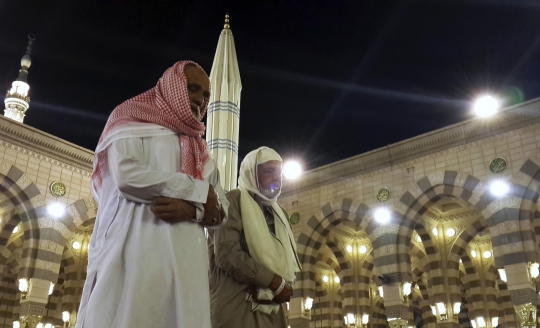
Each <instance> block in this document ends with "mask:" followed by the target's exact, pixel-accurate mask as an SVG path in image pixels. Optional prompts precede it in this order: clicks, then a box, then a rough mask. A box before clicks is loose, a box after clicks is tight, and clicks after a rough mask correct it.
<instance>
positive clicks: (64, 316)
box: [62, 302, 289, 328]
mask: <svg viewBox="0 0 540 328" xmlns="http://www.w3.org/2000/svg"><path fill="white" fill-rule="evenodd" d="M288 307H289V302H287V310H288ZM69 318H70V314H69V312H68V311H64V312H62V321H64V328H68V327H69Z"/></svg>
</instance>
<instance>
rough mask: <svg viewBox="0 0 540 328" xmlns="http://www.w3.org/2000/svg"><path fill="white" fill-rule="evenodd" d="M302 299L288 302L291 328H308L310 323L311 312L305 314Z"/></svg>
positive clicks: (297, 298) (298, 298)
mask: <svg viewBox="0 0 540 328" xmlns="http://www.w3.org/2000/svg"><path fill="white" fill-rule="evenodd" d="M303 302H304V298H303V297H296V298H293V299H291V301H290V302H289V311H288V312H289V326H291V328H309V322H310V321H311V311H313V309H311V311H310V312H309V314H308V313H306V310H305V309H304V304H303Z"/></svg>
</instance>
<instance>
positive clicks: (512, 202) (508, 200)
mask: <svg viewBox="0 0 540 328" xmlns="http://www.w3.org/2000/svg"><path fill="white" fill-rule="evenodd" d="M520 205H521V199H519V198H517V197H503V198H497V199H495V200H494V201H493V202H491V204H489V205H488V206H487V208H486V209H485V210H484V211H482V214H484V215H486V214H487V215H486V218H487V217H490V216H491V215H493V214H494V213H497V212H498V211H500V210H502V209H503V208H519V206H520Z"/></svg>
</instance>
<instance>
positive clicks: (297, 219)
mask: <svg viewBox="0 0 540 328" xmlns="http://www.w3.org/2000/svg"><path fill="white" fill-rule="evenodd" d="M289 222H290V223H291V224H298V223H299V222H300V213H298V212H294V213H293V214H291V217H290V218H289Z"/></svg>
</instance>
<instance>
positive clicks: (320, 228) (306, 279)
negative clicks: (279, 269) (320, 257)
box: [294, 198, 369, 297]
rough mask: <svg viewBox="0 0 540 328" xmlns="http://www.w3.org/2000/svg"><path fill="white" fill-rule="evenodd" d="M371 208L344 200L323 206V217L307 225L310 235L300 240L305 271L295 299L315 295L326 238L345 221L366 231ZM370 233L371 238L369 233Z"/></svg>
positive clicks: (298, 243)
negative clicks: (318, 265) (319, 253)
mask: <svg viewBox="0 0 540 328" xmlns="http://www.w3.org/2000/svg"><path fill="white" fill-rule="evenodd" d="M368 210H369V207H368V206H367V205H365V204H360V205H358V206H356V205H353V201H352V200H351V199H348V198H344V199H343V201H342V202H341V203H339V204H330V203H327V204H326V205H324V206H322V208H321V215H319V216H312V217H311V218H310V219H309V220H308V222H307V225H308V227H309V235H307V234H305V233H301V234H300V236H299V238H298V240H297V245H298V255H299V258H300V261H301V263H302V267H303V270H302V272H301V273H300V275H299V276H300V277H299V279H298V286H299V287H298V288H299V289H300V292H299V293H295V295H294V297H301V296H304V297H306V296H312V295H314V294H315V288H314V284H313V281H314V277H315V263H316V262H317V253H318V250H319V248H320V247H321V246H322V245H323V244H324V243H325V240H326V237H328V235H329V234H330V231H331V230H332V228H333V227H334V226H337V225H339V224H340V223H341V222H343V221H344V220H347V221H350V222H354V223H356V224H358V225H360V227H362V228H363V229H364V230H366V229H365V228H366V227H367V226H368V224H367V222H366V221H367V220H365V217H366V213H367V211H368ZM366 232H368V236H369V231H367V230H366Z"/></svg>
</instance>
